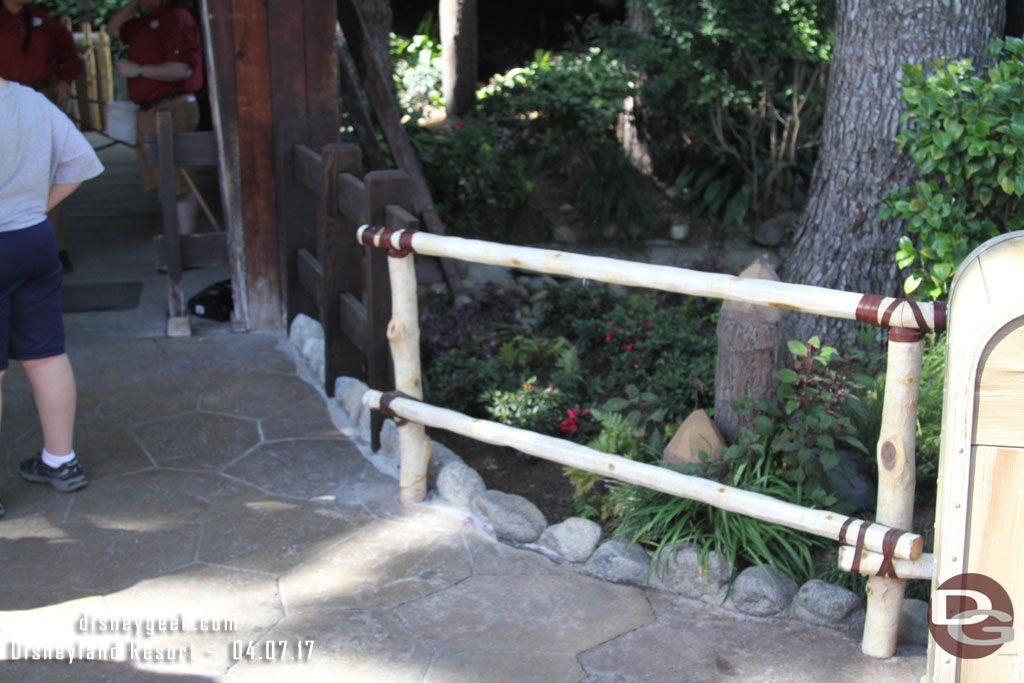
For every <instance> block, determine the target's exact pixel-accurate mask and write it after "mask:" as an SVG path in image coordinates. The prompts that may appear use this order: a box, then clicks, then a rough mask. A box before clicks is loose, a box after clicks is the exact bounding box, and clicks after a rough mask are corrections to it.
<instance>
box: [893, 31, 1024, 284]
mask: <svg viewBox="0 0 1024 683" xmlns="http://www.w3.org/2000/svg"><path fill="white" fill-rule="evenodd" d="M987 52H988V56H989V57H990V58H991V59H993V60H994V64H993V65H992V66H991V67H990V68H989V69H988V70H987V72H986V73H985V74H983V75H978V74H977V73H976V69H975V67H974V66H973V65H972V64H971V62H970V61H969V60H961V61H954V62H950V63H948V64H944V63H943V62H942V61H936V62H934V63H932V64H931V65H930V66H931V67H932V69H931V73H929V74H928V75H925V70H924V69H923V68H922V67H921V66H920V65H906V66H904V67H903V73H904V79H903V97H902V99H903V101H904V102H906V103H907V107H908V109H907V112H906V114H904V115H903V118H902V121H903V122H904V124H905V125H906V127H905V128H904V129H903V130H902V131H901V132H900V134H899V135H898V136H897V138H896V140H897V142H898V143H899V148H900V150H901V151H902V152H903V153H905V154H907V155H909V156H910V157H911V158H912V159H913V160H914V164H915V165H916V166H917V168H918V170H919V171H920V173H921V180H919V181H918V182H917V183H916V184H914V186H913V187H903V188H900V189H899V190H897V191H896V192H895V193H893V195H892V196H891V197H890V198H889V202H888V207H887V209H886V210H885V211H884V212H883V216H884V217H890V216H895V217H898V218H901V219H903V220H904V221H905V227H906V230H907V232H908V233H910V236H904V237H903V238H902V239H901V240H900V244H899V250H898V252H897V254H896V259H897V262H898V263H899V265H900V267H901V268H911V271H910V274H909V275H908V276H907V278H906V280H905V282H904V290H905V291H906V292H907V293H908V294H911V293H914V292H920V293H924V294H925V295H927V296H928V297H931V298H932V299H938V298H941V297H942V296H944V295H945V294H946V293H947V292H948V291H949V285H950V283H951V282H952V278H953V273H954V272H955V271H956V268H957V267H958V266H959V265H960V263H961V262H962V261H963V260H964V258H966V257H967V255H968V254H969V253H970V252H971V251H972V250H973V249H974V248H975V247H976V246H978V245H979V244H981V243H982V242H984V241H985V240H987V239H989V238H991V237H994V236H995V235H998V234H1000V233H1004V232H1009V231H1012V230H1020V229H1022V228H1024V202H1022V201H1021V197H1022V196H1024V144H1022V142H1021V139H1022V137H1024V112H1022V111H1021V107H1020V105H1021V101H1022V100H1024V42H1022V41H1021V40H1020V39H1017V38H1007V39H1005V40H998V41H995V42H993V43H992V44H990V45H989V47H988V50H987ZM911 236H912V237H911Z"/></svg>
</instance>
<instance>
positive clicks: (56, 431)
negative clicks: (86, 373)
mask: <svg viewBox="0 0 1024 683" xmlns="http://www.w3.org/2000/svg"><path fill="white" fill-rule="evenodd" d="M21 366H22V367H23V368H25V375H26V376H27V377H28V381H29V384H31V385H32V396H33V397H34V398H35V401H36V410H37V411H38V412H39V422H40V424H41V425H42V427H43V447H44V448H45V449H46V450H47V451H48V452H50V453H52V454H53V455H58V456H60V455H67V454H69V453H71V451H72V439H73V437H74V429H75V404H76V400H77V395H76V388H75V373H74V372H73V371H72V370H71V362H70V361H69V360H68V356H67V354H66V353H62V354H61V355H59V356H50V357H49V358H38V359H36V360H24V361H21Z"/></svg>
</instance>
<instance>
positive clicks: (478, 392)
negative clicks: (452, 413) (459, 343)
mask: <svg viewBox="0 0 1024 683" xmlns="http://www.w3.org/2000/svg"><path fill="white" fill-rule="evenodd" d="M501 378H502V373H501V368H500V365H499V363H498V361H497V360H495V359H493V358H489V359H483V358H479V357H477V356H474V355H473V354H471V353H469V352H468V351H465V350H463V349H451V350H449V351H446V352H444V353H443V354H442V355H441V356H440V357H439V358H437V359H436V360H434V361H433V362H432V363H429V364H428V365H427V366H426V372H425V373H424V377H423V390H424V397H425V399H426V401H427V403H432V404H434V405H439V406H443V407H445V408H451V409H452V410H457V411H459V412H460V413H466V414H468V415H477V414H479V413H480V408H481V404H482V402H483V400H482V397H483V396H484V395H485V394H486V393H487V392H488V391H490V390H491V389H492V387H494V386H496V385H497V384H498V383H499V382H500V381H501Z"/></svg>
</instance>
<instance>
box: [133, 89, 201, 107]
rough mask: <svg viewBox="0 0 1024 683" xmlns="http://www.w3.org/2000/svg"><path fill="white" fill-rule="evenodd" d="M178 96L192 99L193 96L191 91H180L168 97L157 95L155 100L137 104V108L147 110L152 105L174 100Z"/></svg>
mask: <svg viewBox="0 0 1024 683" xmlns="http://www.w3.org/2000/svg"><path fill="white" fill-rule="evenodd" d="M179 97H192V98H193V99H194V97H195V96H194V95H192V94H191V93H181V94H178V95H171V96H169V97H158V98H157V99H155V100H153V101H151V102H143V103H141V104H139V109H141V110H142V111H148V110H150V109H152V108H153V107H155V106H156V105H158V104H163V103H164V102H170V101H171V100H176V99H178V98H179Z"/></svg>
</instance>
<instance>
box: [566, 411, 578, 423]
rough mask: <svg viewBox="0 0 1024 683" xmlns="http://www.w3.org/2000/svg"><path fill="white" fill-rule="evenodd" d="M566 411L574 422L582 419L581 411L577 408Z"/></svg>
mask: <svg viewBox="0 0 1024 683" xmlns="http://www.w3.org/2000/svg"><path fill="white" fill-rule="evenodd" d="M565 413H566V415H568V416H569V419H570V420H572V421H573V422H576V421H577V420H579V419H580V413H579V411H578V410H576V409H575V408H569V409H568V410H566V411H565Z"/></svg>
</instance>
